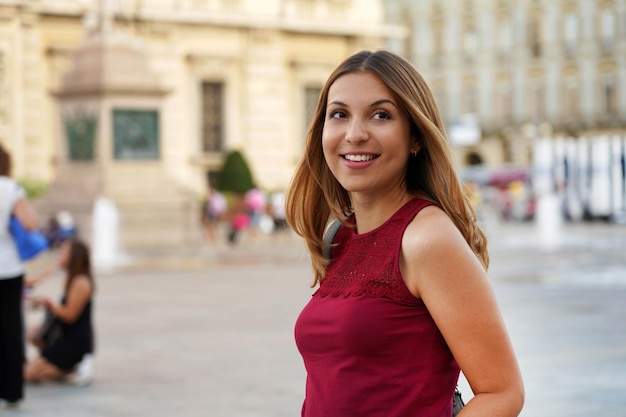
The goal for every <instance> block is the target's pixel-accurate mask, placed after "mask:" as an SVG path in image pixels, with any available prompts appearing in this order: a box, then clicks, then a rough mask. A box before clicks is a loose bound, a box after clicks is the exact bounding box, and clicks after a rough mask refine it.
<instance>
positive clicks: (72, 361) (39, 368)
mask: <svg viewBox="0 0 626 417" xmlns="http://www.w3.org/2000/svg"><path fill="white" fill-rule="evenodd" d="M59 265H60V266H61V267H62V268H63V269H65V271H66V278H65V286H64V293H63V296H62V298H61V302H60V303H59V304H56V303H54V302H52V301H50V300H49V299H48V298H42V297H32V299H31V303H32V306H33V307H34V308H38V307H45V308H46V320H45V321H44V323H43V324H42V325H41V326H38V327H35V328H34V329H31V330H30V331H29V341H30V342H31V343H33V345H35V346H36V347H37V348H39V352H40V356H39V357H37V358H35V359H34V360H32V361H30V362H28V363H27V364H26V366H25V368H24V377H25V379H26V381H28V382H41V381H46V380H61V379H64V378H65V377H67V376H68V375H70V374H72V373H75V374H74V375H73V377H74V378H75V379H74V381H73V382H75V383H77V384H86V383H89V382H90V381H91V377H92V375H91V372H92V368H91V366H92V364H91V361H92V360H93V358H92V355H93V353H94V329H93V323H92V304H93V294H94V279H93V275H92V271H91V259H90V254H89V249H88V247H87V245H85V244H84V243H83V242H81V241H80V240H78V239H71V240H67V241H65V242H64V243H63V244H62V245H61V248H60V250H59Z"/></svg>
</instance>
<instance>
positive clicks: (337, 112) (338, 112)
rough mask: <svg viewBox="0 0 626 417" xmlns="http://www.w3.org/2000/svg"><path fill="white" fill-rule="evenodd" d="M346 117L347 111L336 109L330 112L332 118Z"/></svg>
mask: <svg viewBox="0 0 626 417" xmlns="http://www.w3.org/2000/svg"><path fill="white" fill-rule="evenodd" d="M344 117H346V112H344V111H341V110H335V111H333V112H330V118H332V119H343V118H344Z"/></svg>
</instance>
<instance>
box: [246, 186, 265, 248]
mask: <svg viewBox="0 0 626 417" xmlns="http://www.w3.org/2000/svg"><path fill="white" fill-rule="evenodd" d="M244 199H245V201H246V211H247V213H248V219H249V221H250V224H249V229H250V232H251V236H252V238H256V237H257V235H258V232H259V227H260V224H261V218H262V217H263V215H264V214H265V213H266V209H267V207H266V198H265V193H264V192H263V191H262V190H260V189H259V188H256V187H255V188H251V189H250V190H248V191H247V192H246V194H245V196H244Z"/></svg>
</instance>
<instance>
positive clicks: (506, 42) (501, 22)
mask: <svg viewBox="0 0 626 417" xmlns="http://www.w3.org/2000/svg"><path fill="white" fill-rule="evenodd" d="M497 25H498V26H497V37H496V40H495V41H496V48H497V52H496V53H497V56H498V59H501V60H505V59H507V58H508V57H509V54H510V51H511V49H512V47H513V31H512V30H511V21H510V19H508V18H505V19H498V23H497Z"/></svg>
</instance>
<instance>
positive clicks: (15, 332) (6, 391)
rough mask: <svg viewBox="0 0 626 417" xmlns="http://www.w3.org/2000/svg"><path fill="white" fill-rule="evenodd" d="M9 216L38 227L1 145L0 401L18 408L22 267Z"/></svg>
mask: <svg viewBox="0 0 626 417" xmlns="http://www.w3.org/2000/svg"><path fill="white" fill-rule="evenodd" d="M11 216H15V217H17V219H18V220H19V221H20V223H21V224H22V226H24V228H25V229H27V230H34V229H36V228H37V224H38V219H37V214H36V212H35V210H34V208H33V207H32V205H31V204H30V202H29V201H28V199H27V197H26V193H25V192H24V189H23V188H22V187H21V186H20V185H19V184H17V183H16V182H15V181H14V180H13V179H12V178H11V156H10V155H9V153H8V152H7V151H6V150H5V149H4V147H3V146H2V145H0V401H6V402H7V404H8V405H9V407H17V406H18V405H19V403H20V400H21V399H22V398H23V396H24V380H23V374H22V368H23V366H24V338H23V334H24V323H23V321H22V284H23V280H24V265H23V263H22V261H21V260H20V257H19V255H18V252H17V248H16V246H15V242H14V241H13V237H12V236H11V234H10V233H9V220H10V219H11Z"/></svg>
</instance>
